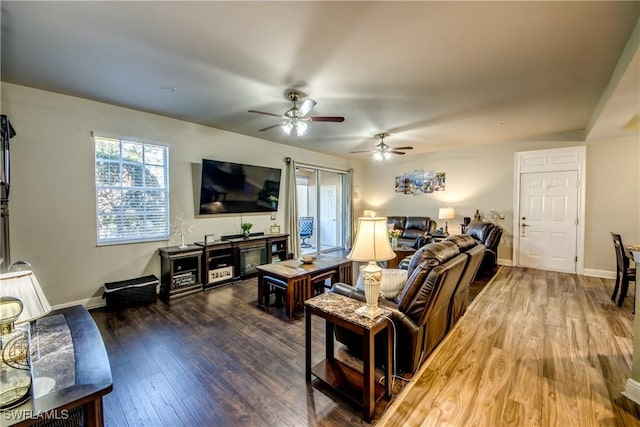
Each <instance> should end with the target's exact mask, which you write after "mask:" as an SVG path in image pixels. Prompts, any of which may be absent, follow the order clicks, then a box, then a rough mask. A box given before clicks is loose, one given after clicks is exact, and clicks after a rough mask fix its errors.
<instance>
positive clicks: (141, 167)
mask: <svg viewBox="0 0 640 427" xmlns="http://www.w3.org/2000/svg"><path fill="white" fill-rule="evenodd" d="M94 139H95V146H96V158H95V160H96V222H97V241H98V245H109V244H118V243H135V242H145V241H154V240H167V239H168V238H169V169H168V165H169V150H168V148H167V147H164V146H161V145H153V144H143V143H140V142H132V141H124V140H119V139H110V138H102V137H95V138H94Z"/></svg>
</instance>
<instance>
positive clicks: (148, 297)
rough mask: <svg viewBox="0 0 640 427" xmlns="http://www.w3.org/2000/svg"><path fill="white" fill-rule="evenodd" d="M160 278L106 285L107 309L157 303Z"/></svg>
mask: <svg viewBox="0 0 640 427" xmlns="http://www.w3.org/2000/svg"><path fill="white" fill-rule="evenodd" d="M157 287H158V278H157V277H156V276H154V275H149V276H144V277H139V278H136V279H129V280H122V281H120V282H109V283H105V284H104V294H103V295H102V297H103V298H105V299H106V300H107V309H109V310H118V309H121V308H125V307H133V306H136V305H140V304H149V303H152V302H156V299H157V297H158V293H157Z"/></svg>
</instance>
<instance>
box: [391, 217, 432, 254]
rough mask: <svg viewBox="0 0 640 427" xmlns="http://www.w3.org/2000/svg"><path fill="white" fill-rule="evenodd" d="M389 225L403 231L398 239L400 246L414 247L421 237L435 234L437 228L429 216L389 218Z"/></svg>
mask: <svg viewBox="0 0 640 427" xmlns="http://www.w3.org/2000/svg"><path fill="white" fill-rule="evenodd" d="M387 224H393V228H395V229H397V230H402V234H401V235H400V237H398V244H399V245H401V246H414V245H415V243H416V240H417V239H418V238H419V237H426V236H431V235H432V234H434V233H435V231H436V226H437V223H436V222H435V221H434V220H432V219H431V218H430V217H428V216H388V217H387ZM416 249H417V248H416Z"/></svg>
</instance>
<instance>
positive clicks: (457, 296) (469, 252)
mask: <svg viewBox="0 0 640 427" xmlns="http://www.w3.org/2000/svg"><path fill="white" fill-rule="evenodd" d="M447 241H450V242H453V243H454V244H455V245H456V246H458V249H459V250H460V252H461V253H463V254H465V255H466V257H467V264H466V265H465V268H464V272H463V273H462V277H461V278H460V281H459V282H458V286H457V287H456V290H455V291H454V293H453V298H451V304H450V305H449V321H448V325H447V330H449V329H451V328H452V327H453V325H455V324H456V322H457V321H458V320H460V318H461V317H462V315H463V314H464V312H465V311H466V310H467V305H468V304H469V286H470V285H471V282H473V280H474V279H475V277H476V274H477V273H478V269H479V268H480V264H481V263H482V260H483V259H484V254H485V250H486V248H485V246H484V245H483V244H481V243H479V242H478V241H477V240H475V239H474V238H473V237H471V236H468V235H466V234H457V235H452V236H449V237H448V238H447Z"/></svg>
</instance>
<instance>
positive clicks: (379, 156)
mask: <svg viewBox="0 0 640 427" xmlns="http://www.w3.org/2000/svg"><path fill="white" fill-rule="evenodd" d="M373 159H374V160H377V161H381V160H384V155H383V154H382V153H381V152H380V151H376V152H375V153H373Z"/></svg>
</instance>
